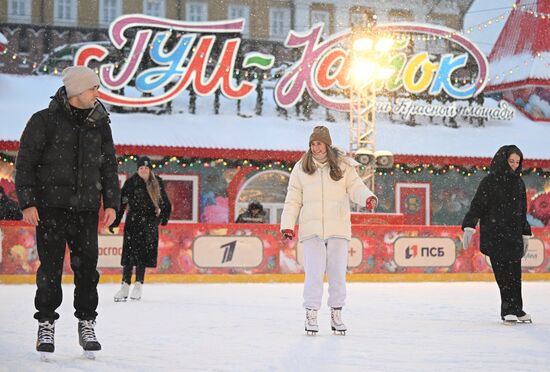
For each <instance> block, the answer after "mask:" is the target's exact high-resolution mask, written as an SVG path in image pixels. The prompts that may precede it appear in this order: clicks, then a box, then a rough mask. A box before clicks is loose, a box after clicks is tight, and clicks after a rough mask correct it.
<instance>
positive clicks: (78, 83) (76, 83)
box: [63, 66, 99, 98]
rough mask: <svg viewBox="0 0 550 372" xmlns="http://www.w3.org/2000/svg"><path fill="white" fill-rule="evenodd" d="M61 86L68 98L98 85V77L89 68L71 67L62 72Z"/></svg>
mask: <svg viewBox="0 0 550 372" xmlns="http://www.w3.org/2000/svg"><path fill="white" fill-rule="evenodd" d="M63 85H65V90H66V91H67V97H69V98H70V97H73V96H78V95H79V94H80V93H82V92H84V91H86V90H88V89H91V88H93V87H95V86H97V85H99V77H98V76H97V74H96V73H95V72H94V70H92V69H91V68H89V67H86V66H71V67H67V68H66V69H65V70H63Z"/></svg>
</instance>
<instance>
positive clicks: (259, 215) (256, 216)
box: [235, 201, 267, 223]
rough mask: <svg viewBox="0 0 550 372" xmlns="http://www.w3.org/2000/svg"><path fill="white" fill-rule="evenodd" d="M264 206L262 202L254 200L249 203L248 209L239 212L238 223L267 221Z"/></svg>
mask: <svg viewBox="0 0 550 372" xmlns="http://www.w3.org/2000/svg"><path fill="white" fill-rule="evenodd" d="M265 217H266V216H265V212H264V207H263V205H262V204H260V202H257V201H253V202H251V203H250V204H248V209H247V210H246V211H245V212H243V213H241V214H239V217H237V221H235V222H236V223H267V222H266V218H265Z"/></svg>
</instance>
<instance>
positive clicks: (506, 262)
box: [462, 145, 532, 322]
mask: <svg viewBox="0 0 550 372" xmlns="http://www.w3.org/2000/svg"><path fill="white" fill-rule="evenodd" d="M522 162H523V153H522V152H521V150H520V149H519V148H518V147H517V146H515V145H507V146H502V147H501V148H500V149H499V150H498V151H497V153H496V154H495V156H494V157H493V160H492V161H491V167H490V172H489V174H488V175H487V176H486V177H485V178H483V179H482V180H481V182H480V184H479V186H478V188H477V191H476V193H475V196H474V198H473V200H472V203H471V205H470V209H469V211H468V212H467V213H466V215H465V216H464V220H463V222H462V229H463V230H464V236H463V245H464V249H467V248H468V247H469V245H470V242H471V240H472V235H473V234H474V233H475V227H476V225H477V223H478V221H479V230H480V250H481V253H483V254H485V255H487V256H489V259H490V260H491V266H492V267H493V273H494V275H495V279H496V282H497V284H498V287H499V289H500V299H501V305H500V316H501V318H502V320H503V321H505V322H517V321H520V322H531V315H529V314H527V313H525V311H523V299H522V295H521V259H522V257H523V256H525V255H526V254H527V250H528V248H529V239H530V238H531V237H532V234H531V227H530V226H529V223H528V222H527V195H526V191H525V184H524V183H523V180H522V179H521V176H520V173H521V166H522Z"/></svg>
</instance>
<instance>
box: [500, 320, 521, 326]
mask: <svg viewBox="0 0 550 372" xmlns="http://www.w3.org/2000/svg"><path fill="white" fill-rule="evenodd" d="M517 323H518V321H517V320H503V321H502V324H504V325H516V324H517Z"/></svg>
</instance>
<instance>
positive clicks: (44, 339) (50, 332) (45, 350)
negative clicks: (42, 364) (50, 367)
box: [36, 321, 55, 360]
mask: <svg viewBox="0 0 550 372" xmlns="http://www.w3.org/2000/svg"><path fill="white" fill-rule="evenodd" d="M54 334H55V322H53V323H50V322H49V321H45V322H39V323H38V337H37V338H36V351H38V352H39V353H40V359H41V360H46V359H47V356H48V355H51V353H53V352H54V350H55V345H54Z"/></svg>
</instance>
